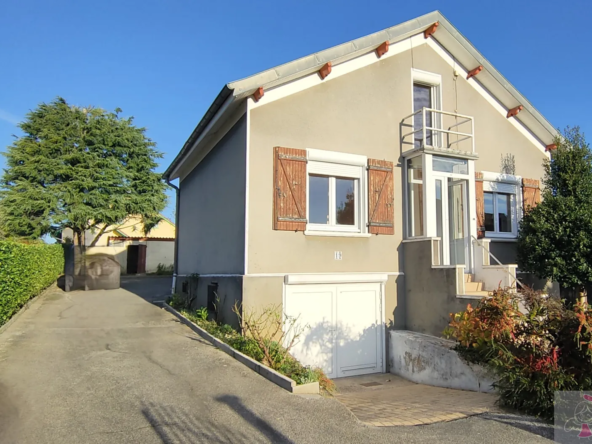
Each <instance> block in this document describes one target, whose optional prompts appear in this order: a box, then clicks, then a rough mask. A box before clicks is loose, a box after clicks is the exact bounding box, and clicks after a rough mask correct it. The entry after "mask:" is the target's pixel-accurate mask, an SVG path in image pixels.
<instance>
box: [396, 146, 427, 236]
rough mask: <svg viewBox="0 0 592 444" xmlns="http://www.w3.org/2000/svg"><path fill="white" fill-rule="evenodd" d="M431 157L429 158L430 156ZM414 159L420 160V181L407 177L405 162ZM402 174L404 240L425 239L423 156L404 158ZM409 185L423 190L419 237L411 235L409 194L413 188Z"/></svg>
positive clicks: (407, 171)
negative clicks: (420, 186)
mask: <svg viewBox="0 0 592 444" xmlns="http://www.w3.org/2000/svg"><path fill="white" fill-rule="evenodd" d="M430 157H431V156H430ZM414 158H419V159H420V160H421V174H422V179H413V178H411V177H410V176H409V167H408V166H407V162H408V161H409V160H411V159H414ZM403 169H404V174H405V196H404V199H403V200H404V202H405V239H417V238H420V239H421V238H424V237H426V230H427V227H426V211H427V202H426V201H427V199H426V198H425V191H426V190H425V174H426V168H425V156H423V155H421V154H418V155H416V156H410V157H406V158H405V159H404V168H403ZM411 184H421V185H422V186H423V188H422V190H423V194H424V196H423V208H422V209H421V210H422V212H423V226H422V234H421V235H411V227H412V226H414V225H415V224H414V220H413V219H414V217H415V214H414V213H413V211H412V210H411V204H412V201H411V200H410V199H409V194H410V193H411V192H412V191H413V188H411ZM410 217H411V219H412V221H411V225H410V224H409V218H410Z"/></svg>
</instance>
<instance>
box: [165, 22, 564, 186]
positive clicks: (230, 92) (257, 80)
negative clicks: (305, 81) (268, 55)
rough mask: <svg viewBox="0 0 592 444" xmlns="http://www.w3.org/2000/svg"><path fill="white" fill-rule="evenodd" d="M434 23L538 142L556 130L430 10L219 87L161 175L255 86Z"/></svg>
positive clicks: (441, 39)
mask: <svg viewBox="0 0 592 444" xmlns="http://www.w3.org/2000/svg"><path fill="white" fill-rule="evenodd" d="M435 22H439V26H438V28H437V31H436V32H435V33H434V34H433V35H432V38H434V39H435V40H436V41H437V42H438V43H439V44H440V45H442V46H443V47H444V48H445V49H446V50H447V51H448V52H449V53H450V54H451V55H452V56H453V57H454V58H455V60H456V61H457V62H458V63H459V64H460V65H462V67H463V69H465V70H467V71H469V70H471V69H473V68H475V67H477V66H479V65H481V66H483V70H482V71H481V72H480V73H479V76H478V79H477V81H478V82H479V83H480V84H481V85H482V86H483V87H484V88H486V89H487V90H488V91H489V92H490V93H491V94H492V95H493V96H494V97H495V98H496V99H497V100H498V101H499V103H500V104H502V105H503V106H504V107H506V108H507V109H508V110H510V109H512V108H514V107H516V106H519V105H522V106H523V107H524V109H523V110H522V112H520V114H519V115H517V116H516V117H515V118H516V119H518V120H519V121H520V122H522V124H523V125H524V126H525V127H526V128H528V130H529V131H530V132H531V133H532V134H533V135H534V136H535V137H536V138H538V139H539V140H540V141H541V142H542V143H543V144H550V143H552V141H553V139H554V137H555V136H556V134H557V131H556V130H555V128H554V127H553V126H552V125H551V124H550V123H549V122H548V121H547V119H545V118H544V117H543V115H542V114H541V113H540V112H538V111H537V110H536V109H535V107H534V106H532V104H531V103H530V102H529V101H528V100H527V99H526V98H525V97H524V96H523V95H522V94H520V93H519V92H518V90H517V89H516V88H514V86H512V84H511V83H510V82H509V81H508V80H507V79H506V78H505V77H504V76H503V75H502V74H501V73H500V72H499V71H498V70H496V69H495V68H494V67H493V65H491V63H489V61H487V59H486V58H485V57H484V56H483V55H482V54H481V53H480V52H479V51H477V49H476V48H475V47H474V46H473V45H472V44H471V43H470V42H469V41H468V40H467V39H466V38H465V37H464V36H463V35H462V34H461V33H460V32H459V31H458V30H457V29H456V28H455V27H454V26H453V25H452V24H451V23H450V22H449V21H448V20H447V19H446V18H445V17H444V16H443V15H442V13H441V12H440V11H434V12H430V13H428V14H426V15H423V16H421V17H418V18H416V19H413V20H409V21H407V22H405V23H402V24H399V25H396V26H393V27H391V28H388V29H385V30H383V31H379V32H376V33H374V34H370V35H367V36H365V37H361V38H358V39H356V40H352V41H350V42H347V43H343V44H341V45H338V46H334V47H332V48H329V49H326V50H324V51H320V52H317V53H315V54H312V55H309V56H306V57H302V58H300V59H297V60H294V61H292V62H289V63H285V64H283V65H280V66H276V67H275V68H271V69H268V70H266V71H262V72H260V73H258V74H255V75H253V76H250V77H246V78H244V79H241V80H236V81H234V82H230V83H228V84H226V85H224V87H223V88H222V90H221V91H220V93H219V94H218V96H217V97H216V99H215V100H214V102H213V103H212V104H211V105H210V107H209V109H208V110H207V111H206V113H205V115H204V116H203V118H202V119H201V121H200V122H199V123H198V125H197V126H196V127H195V129H194V130H193V132H192V134H191V136H190V137H189V138H188V139H187V141H186V142H185V144H184V145H183V148H182V149H181V151H180V152H179V154H178V155H177V157H175V159H174V160H173V162H172V163H171V164H170V165H169V167H168V168H167V169H166V171H165V172H164V177H165V178H167V179H175V178H176V177H178V174H173V173H176V169H177V167H178V165H179V164H180V162H181V161H182V160H183V158H184V157H185V155H186V154H187V153H188V152H189V150H191V148H192V147H193V146H194V144H195V143H196V141H198V139H199V138H200V137H201V136H202V135H204V133H207V131H208V130H209V127H210V126H211V124H212V121H213V119H214V118H215V117H217V118H224V115H225V114H226V115H227V114H230V112H231V110H232V107H231V106H230V105H232V104H233V103H234V104H236V103H238V102H240V101H242V100H244V99H245V98H247V97H249V96H250V95H252V94H253V93H254V92H255V91H256V90H257V89H258V88H260V87H263V88H264V90H265V89H268V88H274V87H277V86H281V85H284V84H286V83H288V82H292V81H294V80H296V79H299V78H301V77H304V76H307V75H309V74H313V73H315V72H317V71H319V69H320V68H321V67H322V66H323V65H324V64H325V63H327V62H331V64H332V65H333V66H335V65H339V64H341V63H344V62H347V61H349V60H352V59H354V58H356V57H359V56H361V55H364V54H367V53H369V52H372V51H374V50H375V49H376V48H377V47H378V46H379V45H380V44H382V43H383V42H385V41H387V40H388V41H389V42H390V43H391V44H394V43H397V42H400V41H402V40H405V39H407V38H409V37H412V36H414V35H417V34H419V33H421V32H423V31H424V30H425V29H426V28H428V27H429V26H431V25H432V24H434V23H435ZM217 115H219V116H217Z"/></svg>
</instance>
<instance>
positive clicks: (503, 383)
mask: <svg viewBox="0 0 592 444" xmlns="http://www.w3.org/2000/svg"><path fill="white" fill-rule="evenodd" d="M445 334H447V335H448V336H452V337H454V338H455V339H456V340H457V341H458V344H457V346H456V350H457V351H458V352H459V354H460V355H461V356H462V357H463V358H464V359H466V360H467V361H469V362H473V363H478V364H483V365H485V366H486V367H488V368H489V369H491V370H492V371H493V372H494V373H495V375H496V379H497V382H496V384H495V387H496V389H497V392H498V394H499V397H500V404H501V405H503V406H507V407H511V408H514V409H517V410H521V411H523V412H526V413H529V414H533V415H536V416H540V417H544V418H552V417H553V408H554V404H553V403H554V393H555V392H556V391H580V390H592V310H591V308H590V306H588V304H586V303H581V302H578V303H577V304H576V305H575V306H573V309H571V308H568V307H566V305H565V304H564V301H560V300H558V299H554V298H551V297H548V296H546V295H543V294H541V293H540V292H533V291H526V292H525V293H523V294H521V295H516V294H513V293H511V292H508V291H506V290H501V289H500V290H497V291H494V292H493V293H492V295H491V297H490V298H484V299H482V300H481V301H480V302H479V304H478V305H477V306H476V307H475V308H473V307H471V305H470V304H469V305H468V306H467V310H466V311H464V312H461V313H456V314H453V315H452V320H451V322H450V326H449V328H448V329H447V330H446V331H445Z"/></svg>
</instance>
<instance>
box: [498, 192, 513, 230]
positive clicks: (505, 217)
mask: <svg viewBox="0 0 592 444" xmlns="http://www.w3.org/2000/svg"><path fill="white" fill-rule="evenodd" d="M510 197H511V196H510V195H509V194H497V215H498V224H499V231H500V233H511V232H512V218H511V214H512V213H511V211H512V199H511V198H510Z"/></svg>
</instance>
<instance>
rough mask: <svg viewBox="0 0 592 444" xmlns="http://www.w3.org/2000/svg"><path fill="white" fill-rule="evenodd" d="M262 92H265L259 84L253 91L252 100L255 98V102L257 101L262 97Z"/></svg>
mask: <svg viewBox="0 0 592 444" xmlns="http://www.w3.org/2000/svg"><path fill="white" fill-rule="evenodd" d="M263 94H265V92H264V91H263V87H262V86H260V87H259V88H257V89H256V90H255V92H254V93H253V100H255V102H258V101H259V100H261V97H263Z"/></svg>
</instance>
